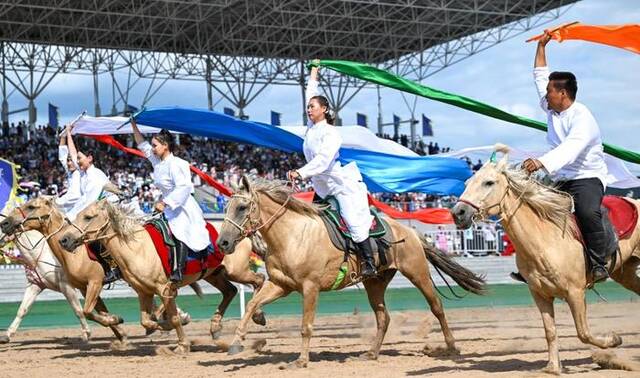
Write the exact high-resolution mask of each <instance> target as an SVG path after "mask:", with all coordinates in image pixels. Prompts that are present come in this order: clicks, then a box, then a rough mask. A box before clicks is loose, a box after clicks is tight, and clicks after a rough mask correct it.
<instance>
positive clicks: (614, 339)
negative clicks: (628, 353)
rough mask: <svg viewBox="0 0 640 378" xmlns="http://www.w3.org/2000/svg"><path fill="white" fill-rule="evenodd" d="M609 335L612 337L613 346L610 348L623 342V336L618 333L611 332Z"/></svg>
mask: <svg viewBox="0 0 640 378" xmlns="http://www.w3.org/2000/svg"><path fill="white" fill-rule="evenodd" d="M609 337H611V346H610V347H609V348H615V347H618V346H620V345H621V344H622V338H621V337H620V336H618V334H617V333H615V332H611V335H610V336H609Z"/></svg>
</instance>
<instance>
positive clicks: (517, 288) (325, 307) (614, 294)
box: [0, 282, 637, 329]
mask: <svg viewBox="0 0 640 378" xmlns="http://www.w3.org/2000/svg"><path fill="white" fill-rule="evenodd" d="M440 290H441V291H442V292H443V293H445V294H446V295H447V296H449V297H451V295H449V293H447V289H446V288H444V289H443V288H440ZM455 290H456V292H461V290H460V289H459V288H455ZM598 290H599V291H600V293H601V294H602V295H603V296H604V297H605V298H606V299H607V300H608V301H631V300H635V299H636V298H637V296H636V295H635V294H634V293H632V292H630V291H628V290H626V289H624V288H622V287H621V286H620V285H618V284H616V283H614V282H606V283H604V284H599V285H598ZM250 297H251V296H250V295H248V296H247V301H248V300H249V299H250ZM220 298H221V296H220V295H219V294H210V295H206V296H205V298H204V299H202V300H201V299H199V298H197V297H196V296H195V295H189V296H182V297H179V298H178V305H179V306H180V307H181V308H182V309H184V310H185V311H188V312H189V313H190V314H191V317H192V318H193V319H196V320H198V319H209V318H210V317H211V315H212V314H213V312H214V311H215V307H216V306H217V305H218V303H219V302H220ZM386 300H387V306H388V307H389V309H390V310H391V311H400V310H418V309H426V307H427V304H426V301H425V300H424V298H423V297H422V295H421V294H420V293H419V292H418V290H417V289H414V288H406V289H389V290H387V294H386ZM587 300H588V301H589V302H595V301H597V300H598V298H597V296H596V295H595V293H593V292H592V291H590V292H589V293H588V295H587ZM105 302H106V304H107V306H108V307H109V310H110V311H111V312H112V313H115V314H118V315H120V316H122V317H123V318H124V319H125V322H127V323H138V322H139V319H140V316H139V312H138V300H137V299H136V298H113V299H107V300H106V301H105ZM443 302H444V306H445V309H451V308H465V307H471V308H472V307H501V306H529V305H533V300H532V299H531V295H530V294H529V290H528V289H527V286H526V285H523V284H512V285H490V286H489V292H488V294H487V295H485V296H477V295H473V294H469V295H467V296H466V297H465V298H463V299H461V300H448V299H443ZM19 305H20V304H19V303H0V328H3V329H6V327H8V326H9V324H10V323H11V321H12V320H13V318H14V317H15V314H16V311H17V310H18V306H19ZM356 307H357V308H358V309H359V310H360V311H369V303H368V301H367V295H366V293H365V291H364V290H363V289H356V290H346V291H341V292H327V293H322V294H321V295H320V302H319V305H318V314H319V315H328V314H340V313H351V312H353V310H354V308H356ZM301 309H302V305H301V297H300V295H299V294H297V293H293V294H290V295H289V296H288V297H285V298H281V299H280V300H278V301H276V302H274V303H272V304H269V305H267V306H266V307H265V311H266V312H267V316H287V315H289V316H292V315H293V316H296V315H300V314H301V312H302V310H301ZM239 316H240V305H239V299H238V298H237V297H236V299H235V300H234V301H233V303H232V304H231V306H230V307H229V310H228V311H227V314H226V317H227V318H234V317H235V318H237V317H239ZM77 325H78V321H77V319H76V317H75V315H74V314H73V311H72V310H71V308H70V307H69V305H68V304H67V302H66V301H41V302H36V303H35V304H34V305H33V307H32V308H31V312H30V313H29V314H28V315H27V316H26V317H25V319H24V320H23V322H22V325H21V328H39V327H75V326H77Z"/></svg>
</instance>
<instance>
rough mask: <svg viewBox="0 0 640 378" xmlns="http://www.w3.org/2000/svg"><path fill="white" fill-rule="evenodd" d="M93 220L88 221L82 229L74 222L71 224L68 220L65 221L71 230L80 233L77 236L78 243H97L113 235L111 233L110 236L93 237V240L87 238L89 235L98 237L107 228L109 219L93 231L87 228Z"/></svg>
mask: <svg viewBox="0 0 640 378" xmlns="http://www.w3.org/2000/svg"><path fill="white" fill-rule="evenodd" d="M94 220H95V218H94V219H92V220H91V221H89V222H88V223H87V225H86V227H85V228H84V229H82V228H80V227H79V226H78V225H77V224H75V223H74V222H72V221H71V220H69V219H67V222H69V224H70V225H71V226H73V228H75V229H76V230H78V231H79V232H80V236H78V239H79V240H80V241H82V242H83V243H86V242H94V241H98V240H102V239H107V238H110V237H112V236H114V235H115V232H114V233H111V234H107V235H102V236H99V237H95V238H89V235H90V234H93V235H99V234H100V233H102V231H104V230H105V229H106V228H107V226H109V219H108V218H107V220H106V221H105V222H104V223H103V224H102V225H101V226H100V227H98V228H95V229H93V230H90V229H89V226H90V225H91V223H93V221H94Z"/></svg>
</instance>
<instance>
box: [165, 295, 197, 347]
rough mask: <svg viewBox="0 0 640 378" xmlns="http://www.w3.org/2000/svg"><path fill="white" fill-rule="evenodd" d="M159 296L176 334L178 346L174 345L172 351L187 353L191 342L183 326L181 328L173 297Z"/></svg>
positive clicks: (180, 320)
mask: <svg viewBox="0 0 640 378" xmlns="http://www.w3.org/2000/svg"><path fill="white" fill-rule="evenodd" d="M161 298H162V302H163V303H164V308H165V314H166V316H167V320H169V322H170V323H171V325H172V326H173V328H174V329H175V330H176V334H177V335H178V346H176V348H175V349H174V352H176V353H177V354H184V353H188V352H189V351H190V349H191V343H190V342H189V340H188V339H187V336H186V334H185V332H184V328H182V319H180V315H179V314H178V308H177V307H176V301H175V297H173V296H165V295H163V296H161Z"/></svg>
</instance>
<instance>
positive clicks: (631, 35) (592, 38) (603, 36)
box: [527, 22, 640, 54]
mask: <svg viewBox="0 0 640 378" xmlns="http://www.w3.org/2000/svg"><path fill="white" fill-rule="evenodd" d="M549 32H550V33H551V35H552V38H553V39H555V40H557V41H558V42H562V41H566V40H582V41H589V42H595V43H601V44H603V45H608V46H613V47H618V48H621V49H625V50H628V51H631V52H634V53H636V54H640V24H626V25H584V24H581V23H579V22H572V23H570V24H565V25H561V26H559V27H557V28H554V29H551V30H549ZM541 37H542V34H540V35H537V36H535V37H532V38H530V39H528V40H527V42H531V41H537V40H538V39H540V38H541Z"/></svg>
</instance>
